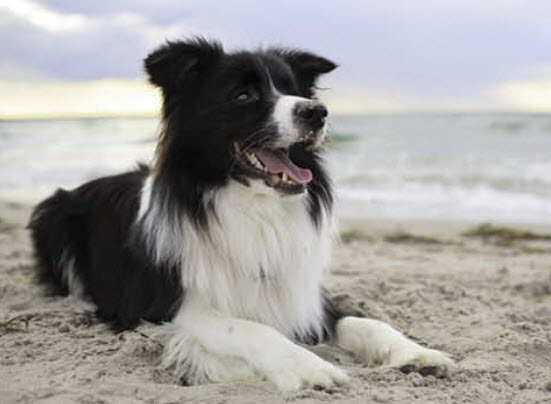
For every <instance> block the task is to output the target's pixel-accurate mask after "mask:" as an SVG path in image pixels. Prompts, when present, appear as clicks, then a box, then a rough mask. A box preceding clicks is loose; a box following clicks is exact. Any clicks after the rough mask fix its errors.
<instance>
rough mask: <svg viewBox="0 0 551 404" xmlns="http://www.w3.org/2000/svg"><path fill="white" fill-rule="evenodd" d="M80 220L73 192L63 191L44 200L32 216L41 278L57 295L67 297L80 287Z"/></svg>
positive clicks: (32, 227)
mask: <svg viewBox="0 0 551 404" xmlns="http://www.w3.org/2000/svg"><path fill="white" fill-rule="evenodd" d="M81 217H82V216H81V215H80V214H79V212H78V211H77V210H76V209H75V204H74V203H73V201H72V195H71V193H70V192H67V191H64V190H62V189H59V190H58V191H57V192H56V193H55V194H54V195H52V196H51V197H49V198H48V199H45V200H44V201H42V202H41V203H40V204H39V205H38V206H37V207H36V208H35V209H34V211H33V213H32V215H31V219H30V222H29V225H28V228H29V229H30V231H31V239H32V242H33V246H34V251H35V256H36V260H37V261H38V262H37V263H38V265H37V275H38V279H39V280H40V281H41V282H44V283H46V284H48V285H49V286H51V288H52V292H53V293H55V294H61V295H67V294H68V293H69V292H71V291H72V288H73V287H74V286H75V285H76V284H77V279H76V278H77V274H76V272H75V271H76V259H77V258H78V254H79V251H77V246H78V244H77V242H76V241H77V239H78V238H79V237H80V234H79V233H80V232H82V226H81V223H79V222H80V221H81V220H82V219H81ZM79 229H80V230H79Z"/></svg>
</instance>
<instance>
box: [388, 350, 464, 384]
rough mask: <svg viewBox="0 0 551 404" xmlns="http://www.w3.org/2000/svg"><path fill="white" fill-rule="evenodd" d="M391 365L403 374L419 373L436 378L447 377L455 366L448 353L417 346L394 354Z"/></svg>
mask: <svg viewBox="0 0 551 404" xmlns="http://www.w3.org/2000/svg"><path fill="white" fill-rule="evenodd" d="M389 364H390V366H392V367H396V368H398V369H400V370H401V371H402V372H403V373H411V372H418V373H420V374H421V375H423V376H429V375H431V376H435V377H445V376H446V375H447V374H448V372H449V371H450V370H451V369H452V368H453V366H454V362H453V360H452V359H451V358H450V356H449V355H448V354H447V353H445V352H441V351H437V350H435V349H429V348H424V347H422V346H420V345H417V344H411V345H410V346H408V347H404V348H402V349H399V350H397V351H395V352H393V353H392V355H391V359H390V363H389Z"/></svg>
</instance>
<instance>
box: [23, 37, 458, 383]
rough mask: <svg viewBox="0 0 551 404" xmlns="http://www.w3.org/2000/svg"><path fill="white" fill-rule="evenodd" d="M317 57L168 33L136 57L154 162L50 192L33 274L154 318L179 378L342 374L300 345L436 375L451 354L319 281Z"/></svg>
mask: <svg viewBox="0 0 551 404" xmlns="http://www.w3.org/2000/svg"><path fill="white" fill-rule="evenodd" d="M335 67H336V65H335V64H334V63H333V62H331V61H329V60H327V59H325V58H323V57H320V56H316V55H314V54H312V53H308V52H303V51H298V50H288V49H281V48H276V49H268V50H260V51H255V52H245V51H243V52H234V53H226V52H224V50H223V49H222V46H221V45H220V44H218V43H216V42H209V41H206V40H204V39H201V38H194V39H190V40H185V41H179V42H169V43H167V44H165V45H164V46H161V47H160V48H158V49H157V50H155V51H154V52H152V53H151V54H150V55H149V56H148V57H147V58H146V59H145V70H146V71H147V74H148V75H149V80H150V81H151V83H153V84H154V85H156V86H158V87H159V88H160V89H161V90H162V95H163V127H162V131H161V134H160V138H159V141H158V147H157V151H156V156H155V159H154V162H153V164H152V166H151V168H148V167H145V166H141V167H140V168H139V169H138V170H136V171H132V172H128V173H125V174H121V175H116V176H112V177H106V178H100V179H97V180H95V181H92V182H89V183H86V184H84V185H82V186H81V187H79V188H77V189H75V190H72V191H65V190H58V191H57V193H55V194H54V195H53V196H51V197H50V198H48V199H46V200H45V201H43V202H42V203H40V204H39V205H38V206H37V207H36V209H35V211H34V213H33V215H32V218H31V222H30V228H31V231H32V238H33V242H34V247H35V251H36V255H37V258H38V262H39V266H38V271H39V275H40V277H41V278H42V279H43V280H45V281H47V282H48V283H49V284H50V285H52V286H53V287H54V288H55V290H56V291H57V292H59V293H61V294H67V293H80V294H82V295H84V296H86V297H87V298H88V299H90V300H91V301H92V302H93V303H94V304H95V306H97V313H98V315H99V316H100V317H101V318H103V319H104V320H105V321H107V322H109V323H111V324H112V325H113V326H114V327H115V328H116V329H118V330H123V329H127V328H131V327H134V326H136V325H137V324H138V323H139V322H140V321H141V320H146V321H149V322H154V323H163V324H164V325H162V326H161V329H162V330H163V332H164V334H165V335H166V338H167V339H166V344H165V352H164V355H163V361H164V363H165V364H166V365H168V366H173V367H174V368H175V369H176V371H177V372H179V373H180V374H182V375H184V376H185V377H186V379H187V381H188V382H190V383H206V382H209V381H223V380H231V379H244V378H251V377H255V376H256V377H264V378H267V379H268V380H270V381H272V382H273V383H275V384H276V385H277V386H278V387H279V388H280V389H282V390H294V389H298V388H301V387H308V386H316V385H317V386H322V387H323V386H324V387H329V386H331V385H332V384H340V383H344V382H346V380H347V376H346V375H345V373H344V372H343V371H341V370H340V369H338V368H337V367H335V366H334V365H332V364H330V363H328V362H326V361H324V360H322V359H321V358H319V357H318V356H316V355H314V354H313V353H312V352H310V351H308V350H306V349H305V348H303V347H301V346H300V345H297V343H308V344H312V343H318V342H331V343H335V344H338V345H339V346H341V347H342V348H344V349H346V350H348V351H351V352H353V353H355V354H356V355H357V356H358V357H359V358H360V359H361V360H363V361H364V362H365V363H367V364H370V365H375V364H383V365H390V366H396V367H403V366H406V367H407V368H408V369H413V370H419V371H421V372H422V373H423V372H427V371H431V370H432V371H433V372H436V373H441V372H445V371H446V369H447V368H448V367H449V366H450V365H451V364H452V361H451V360H450V359H449V358H448V356H447V355H446V354H444V353H441V352H439V351H435V350H431V349H427V348H424V347H422V346H420V345H418V344H416V343H414V342H413V341H410V340H409V339H407V338H406V337H405V336H403V335H402V334H401V333H399V332H398V331H396V330H394V329H393V328H391V327H390V326H388V325H387V324H384V323H382V322H379V321H377V320H372V319H364V318H356V317H344V316H343V314H342V313H337V311H336V310H335V309H334V308H333V306H332V305H331V302H330V301H329V299H328V297H327V295H326V294H325V292H324V289H323V287H322V282H323V277H324V275H325V273H326V271H327V269H328V266H329V257H330V250H331V242H332V237H333V231H334V217H333V210H332V204H333V193H332V190H331V183H330V180H329V178H328V176H327V173H326V172H325V170H324V168H323V162H322V159H321V157H320V153H321V150H320V148H321V144H322V142H323V140H324V137H325V124H326V117H327V109H326V108H325V106H324V105H323V104H322V103H321V102H319V101H318V100H316V98H315V94H314V92H315V89H316V80H317V78H318V77H319V76H320V75H321V74H323V73H327V72H330V71H331V70H333V69H334V68H335Z"/></svg>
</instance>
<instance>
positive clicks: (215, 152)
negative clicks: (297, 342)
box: [29, 38, 337, 342]
mask: <svg viewBox="0 0 551 404" xmlns="http://www.w3.org/2000/svg"><path fill="white" fill-rule="evenodd" d="M144 67H145V70H146V72H147V74H148V76H149V80H150V82H151V83H152V84H154V85H156V86H158V87H159V88H160V89H161V91H162V94H163V110H162V114H163V124H164V128H163V131H162V133H161V135H160V138H159V142H158V147H157V150H156V158H155V163H154V165H153V167H152V168H151V170H152V173H153V174H154V176H155V179H156V180H155V182H154V185H153V192H152V194H153V195H155V197H156V198H157V201H158V203H160V204H161V205H160V206H162V207H163V209H164V214H166V215H167V216H168V215H170V216H169V220H170V221H173V222H177V221H178V220H179V217H180V215H181V214H187V215H188V217H190V218H192V220H193V221H194V223H195V225H196V226H197V227H198V228H201V227H204V226H208V221H209V218H210V217H213V216H215V213H216V212H212V209H213V208H212V206H209V205H205V202H204V198H203V195H204V194H205V192H206V191H209V190H212V189H216V188H218V187H222V186H224V185H225V184H226V183H227V182H228V180H229V179H230V178H234V179H236V180H238V181H241V182H244V183H247V178H246V176H245V175H244V173H243V172H242V171H240V169H239V166H238V165H236V164H235V157H234V155H233V154H232V148H231V146H232V144H233V142H234V141H240V142H242V144H244V145H251V144H255V145H269V142H270V140H271V139H273V138H274V136H277V133H276V130H275V128H271V127H269V126H268V127H266V122H267V121H268V120H269V116H270V114H271V112H272V110H273V107H274V104H273V97H272V96H271V92H272V91H273V86H275V88H277V90H278V91H279V92H281V93H284V94H289V95H297V96H302V97H305V98H311V97H312V96H313V95H314V92H315V84H316V79H317V78H318V76H319V75H320V74H322V73H326V72H329V71H331V70H333V69H334V68H335V67H336V65H335V64H334V63H333V62H331V61H329V60H327V59H324V58H322V57H319V56H316V55H313V54H311V53H307V52H302V51H297V50H284V49H268V50H265V51H257V52H236V53H225V52H224V50H223V49H222V46H221V45H220V44H219V43H216V42H208V41H205V40H204V39H200V38H196V39H191V40H186V41H179V42H167V43H166V44H165V45H163V46H161V47H160V48H158V49H157V50H155V51H154V52H152V53H151V54H150V55H149V56H148V57H147V58H146V59H145V61H144ZM244 89H245V90H246V91H248V92H250V93H251V94H253V95H254V97H257V98H254V102H247V103H238V102H235V101H234V100H235V98H236V96H237V95H239V93H240V92H243V91H244ZM290 158H291V159H292V160H293V161H294V162H295V163H296V164H298V165H299V166H301V167H305V168H309V169H310V170H311V171H312V173H313V180H312V181H311V182H310V183H309V184H308V185H307V186H308V190H309V198H310V201H309V206H310V215H311V218H312V221H313V222H314V223H315V224H318V223H319V222H320V220H321V210H322V207H325V208H327V209H331V206H332V203H333V198H332V190H331V184H330V181H329V178H328V177H327V175H326V173H325V171H324V169H323V167H322V166H321V164H320V157H319V156H318V155H317V152H315V151H312V150H309V149H308V148H307V147H306V146H305V145H298V144H297V145H295V146H293V147H292V149H291V150H290ZM149 173H150V169H149V168H147V167H143V166H142V167H140V168H139V169H138V170H136V171H132V172H129V173H125V174H121V175H117V176H112V177H106V178H100V179H97V180H95V181H91V182H89V183H86V184H84V185H82V186H81V187H79V188H76V189H74V190H72V191H64V190H59V191H57V192H56V193H55V194H54V195H53V196H51V197H50V198H48V199H46V200H45V201H43V202H42V203H40V204H39V205H38V206H37V207H36V209H35V210H34V213H33V215H32V218H31V222H30V225H29V227H30V229H31V232H32V239H33V243H34V248H35V252H36V257H37V259H38V263H39V265H38V273H39V277H40V279H42V280H43V281H46V282H48V283H49V284H50V285H51V286H52V287H53V290H54V291H55V292H56V293H61V294H67V293H68V279H66V275H65V274H64V272H63V266H64V265H67V260H69V259H74V270H75V272H76V276H77V278H78V280H79V281H80V283H81V284H82V285H83V286H84V293H85V295H86V296H88V297H89V298H90V299H91V300H92V302H93V303H95V305H96V306H97V308H98V315H99V316H101V317H102V318H103V319H105V320H106V321H108V322H110V323H111V324H112V325H113V326H114V327H115V328H116V329H119V330H120V329H125V328H129V327H133V326H135V325H136V324H137V323H138V322H139V321H140V319H145V320H148V321H152V322H162V321H167V320H170V319H171V318H172V317H173V315H174V314H175V310H176V309H177V308H178V307H179V305H180V303H181V300H182V299H183V298H184V294H185V291H183V290H182V287H181V282H180V275H179V272H178V269H177V268H170V267H169V266H170V265H171V264H169V263H164V264H163V263H158V262H154V261H153V259H152V258H151V255H150V254H149V253H148V251H147V249H146V247H145V244H144V241H143V237H142V236H143V235H140V233H139V226H137V224H136V222H137V214H138V209H139V201H140V192H141V189H142V186H143V184H144V180H145V178H146V177H147V175H148V174H149ZM209 213H212V214H209ZM184 236H185V235H184ZM184 259H185V258H184ZM159 266H161V268H159ZM162 266H164V267H162ZM326 308H327V309H326V312H327V313H326V314H327V316H326V318H327V322H328V329H329V331H328V334H327V337H329V336H331V334H332V330H333V329H334V325H335V322H336V318H337V314H336V312H335V311H334V310H333V309H332V308H331V306H330V304H329V302H327V304H326ZM310 342H316V341H313V340H312V341H310Z"/></svg>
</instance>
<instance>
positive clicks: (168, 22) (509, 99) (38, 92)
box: [0, 0, 551, 115]
mask: <svg viewBox="0 0 551 404" xmlns="http://www.w3.org/2000/svg"><path fill="white" fill-rule="evenodd" d="M191 34H201V35H205V36H207V37H211V38H217V39H220V40H222V42H223V43H224V44H225V46H226V48H228V49H236V48H239V47H254V46H256V45H258V44H274V43H275V44H280V45H288V46H296V47H301V48H306V49H310V50H313V51H315V52H318V53H320V54H322V55H324V56H326V57H329V58H331V59H333V60H335V61H336V62H337V63H338V64H339V65H340V68H339V69H338V70H337V71H335V72H334V73H331V75H330V76H329V77H327V79H326V80H325V81H324V83H323V84H324V85H325V86H328V87H331V90H328V91H327V93H326V96H327V98H329V99H330V101H331V102H333V104H334V105H335V108H336V109H337V110H339V111H340V112H363V111H406V110H439V109H443V110H509V109H511V110H514V109H521V110H548V111H549V110H551V0H539V1H536V0H535V1H531V0H524V1H507V0H500V1H495V0H478V1H473V0H462V1H455V0H450V1H446V0H441V1H434V0H433V1H425V0H415V1H413V0H403V1H392V0H387V1H369V0H364V1H346V0H340V1H321V0H318V1H310V0H308V1H298V0H297V1H282V0H279V1H236V0H232V1H220V0H219V1H213V0H201V1H185V0H179V1H175V0H156V1H153V0H149V1H145V0H135V1H130V0H119V1H114V0H109V1H106V0H94V1H88V0H82V1H78V0H40V1H39V0H0V37H1V38H2V40H1V41H0V115H2V114H4V115H6V114H7V115H10V114H12V115H13V114H17V113H19V112H20V113H25V112H28V113H39V112H40V111H41V110H44V112H46V113H55V112H56V111H57V112H60V113H61V112H63V110H64V109H65V110H67V108H69V110H67V112H75V111H74V110H71V107H74V106H75V105H77V106H78V108H80V109H87V108H88V109H90V110H91V111H92V110H94V108H96V109H97V108H99V110H101V108H102V103H104V101H102V97H104V95H106V94H107V95H108V97H107V98H108V99H111V101H112V99H113V96H114V94H118V95H120V98H121V99H122V98H124V99H125V100H127V101H128V102H130V103H132V102H134V103H136V104H137V106H136V105H129V106H127V108H129V111H130V112H131V111H132V110H133V109H134V110H140V111H141V110H148V109H150V108H152V107H151V105H153V104H154V103H155V102H157V100H156V98H155V96H154V92H153V91H152V90H151V89H149V88H147V87H146V86H145V85H144V82H143V73H142V70H141V59H142V58H143V57H144V56H145V55H146V54H147V52H148V51H150V50H151V49H152V48H153V47H155V46H156V45H157V44H159V43H161V42H162V41H163V40H164V39H175V38H182V37H185V36H186V35H191ZM105 79H109V81H105ZM98 86H100V87H98ZM109 89H110V90H109ZM109 91H112V92H113V93H112V94H109ZM86 92H90V94H91V95H90V97H82V96H81V97H79V98H81V100H79V101H78V102H77V100H75V101H74V102H72V103H70V105H66V104H67V99H70V98H71V97H74V95H73V94H80V95H82V94H83V93H86ZM123 93H124V94H126V95H128V94H132V97H127V96H125V95H124V94H123ZM139 94H140V95H139ZM140 96H141V97H142V99H141V100H138V98H140ZM86 98H88V100H89V101H90V100H91V102H92V103H93V104H94V105H88V106H87V104H86V103H85V100H84V99H86ZM79 103H80V104H79ZM107 104H108V100H105V104H103V105H107ZM111 104H113V103H112V102H111ZM111 104H109V105H110V106H109V108H114V110H113V111H114V112H116V109H117V105H116V103H115V104H114V105H111ZM138 104H139V105H138ZM78 108H77V109H78ZM109 108H108V109H109ZM104 109H105V108H104ZM121 111H122V112H125V111H126V110H125V109H124V108H122V109H121Z"/></svg>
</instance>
